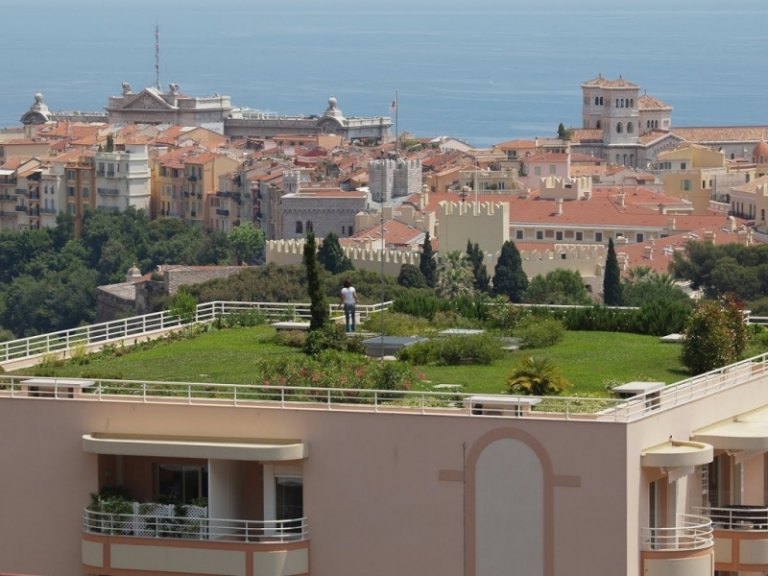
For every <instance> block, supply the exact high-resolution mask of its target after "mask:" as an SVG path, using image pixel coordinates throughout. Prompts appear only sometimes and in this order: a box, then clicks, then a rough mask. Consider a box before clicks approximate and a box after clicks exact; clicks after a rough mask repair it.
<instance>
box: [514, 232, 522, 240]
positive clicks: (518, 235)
mask: <svg viewBox="0 0 768 576" xmlns="http://www.w3.org/2000/svg"><path fill="white" fill-rule="evenodd" d="M522 239H523V231H522V230H515V240H522Z"/></svg>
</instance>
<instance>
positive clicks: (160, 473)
mask: <svg viewBox="0 0 768 576" xmlns="http://www.w3.org/2000/svg"><path fill="white" fill-rule="evenodd" d="M154 492H155V494H154V496H155V498H156V499H157V501H158V502H168V503H174V504H176V503H178V504H190V503H191V502H192V501H193V500H197V499H199V498H207V497H208V470H207V468H206V467H205V466H203V465H201V464H157V465H155V490H154Z"/></svg>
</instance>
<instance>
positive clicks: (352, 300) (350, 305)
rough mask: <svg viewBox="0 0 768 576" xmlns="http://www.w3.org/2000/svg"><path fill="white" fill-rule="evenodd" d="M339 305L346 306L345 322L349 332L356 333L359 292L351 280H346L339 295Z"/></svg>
mask: <svg viewBox="0 0 768 576" xmlns="http://www.w3.org/2000/svg"><path fill="white" fill-rule="evenodd" d="M339 303H340V304H342V305H343V306H344V322H345V324H346V331H347V332H354V331H355V305H356V304H357V292H355V287H354V286H352V283H351V282H350V281H349V280H344V288H342V289H341V294H340V295H339Z"/></svg>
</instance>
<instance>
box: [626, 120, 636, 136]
mask: <svg viewBox="0 0 768 576" xmlns="http://www.w3.org/2000/svg"><path fill="white" fill-rule="evenodd" d="M634 131H635V127H634V126H632V122H627V134H632V133H633V132H634Z"/></svg>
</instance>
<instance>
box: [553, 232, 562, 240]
mask: <svg viewBox="0 0 768 576" xmlns="http://www.w3.org/2000/svg"><path fill="white" fill-rule="evenodd" d="M562 239H563V232H562V230H558V231H557V232H555V240H562Z"/></svg>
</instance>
